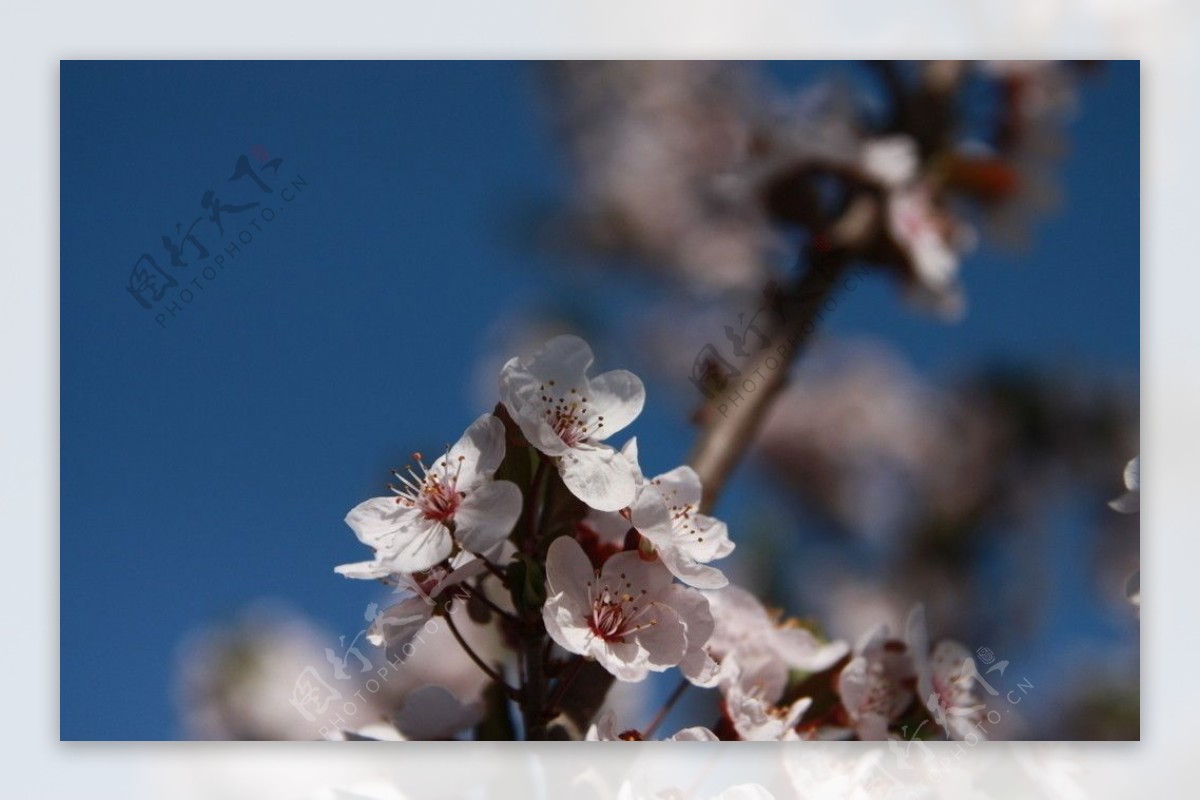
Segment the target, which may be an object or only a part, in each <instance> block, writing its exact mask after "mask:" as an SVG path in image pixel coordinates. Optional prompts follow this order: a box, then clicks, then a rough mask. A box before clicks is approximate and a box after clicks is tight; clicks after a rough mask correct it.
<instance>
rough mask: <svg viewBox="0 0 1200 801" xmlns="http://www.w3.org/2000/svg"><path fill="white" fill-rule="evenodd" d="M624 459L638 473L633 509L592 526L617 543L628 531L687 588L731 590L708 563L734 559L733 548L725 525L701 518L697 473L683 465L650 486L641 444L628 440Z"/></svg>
mask: <svg viewBox="0 0 1200 801" xmlns="http://www.w3.org/2000/svg"><path fill="white" fill-rule="evenodd" d="M621 453H622V454H623V455H624V456H625V458H626V459H627V460H629V462H630V464H632V465H633V466H634V470H635V471H636V476H637V480H638V485H637V492H636V495H635V496H634V499H633V503H632V504H630V506H629V507H628V508H626V509H622V510H621V511H620V512H592V513H591V514H590V515H589V516H588V519H587V523H588V525H589V526H591V527H592V528H593V529H594V530H595V531H596V532H597V533H598V534H600V535H601V536H602V537H604V538H605V539H607V540H609V541H616V542H623V540H624V537H625V532H627V531H628V530H629V529H630V528H633V529H636V530H637V532H638V533H639V534H641V535H642V536H643V537H645V538H646V539H647V540H648V541H649V542H650V544H651V545H653V546H654V550H655V552H656V553H657V554H658V556H659V558H660V559H662V561H663V564H664V565H666V566H667V569H668V570H670V571H671V574H672V575H674V576H675V577H676V578H677V579H679V580H680V581H682V582H683V583H684V584H688V585H690V586H692V587H698V588H700V589H718V588H720V587H724V586H725V585H726V584H728V583H729V579H727V578H726V577H725V574H724V573H722V572H721V571H720V570H719V569H717V568H716V567H713V566H711V565H709V564H708V563H709V562H713V561H715V560H717V559H723V558H725V557H726V556H728V555H729V554H731V553H733V549H734V544H733V542H731V541H730V539H729V530H728V527H727V526H726V525H725V524H724V523H723V522H721V521H720V520H717V519H716V518H715V517H709V516H708V515H705V514H701V513H700V512H699V507H700V498H701V493H702V490H701V486H700V477H699V476H698V475H696V471H695V470H693V469H692V468H690V467H688V466H687V465H683V466H681V467H676V468H675V469H674V470H670V471H668V472H666V473H663V474H662V475H659V476H655V477H654V478H652V479H649V480H646V479H645V478H644V477H643V476H642V472H641V469H640V467H638V451H637V439H636V438H635V439H631V440H629V442H627V443H626V444H625V447H623V448H622V449H621Z"/></svg>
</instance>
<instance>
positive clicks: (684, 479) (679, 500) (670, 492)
mask: <svg viewBox="0 0 1200 801" xmlns="http://www.w3.org/2000/svg"><path fill="white" fill-rule="evenodd" d="M654 483H655V485H656V486H657V487H658V491H659V492H661V493H662V494H663V497H664V498H666V500H667V503H669V504H670V505H672V506H686V505H687V504H698V503H700V497H701V495H702V494H703V489H702V487H701V486H700V476H699V475H697V474H696V471H695V470H693V469H692V468H691V467H689V466H687V465H680V466H679V467H676V468H675V469H674V470H668V471H667V472H665V473H663V474H662V475H660V476H655V478H654Z"/></svg>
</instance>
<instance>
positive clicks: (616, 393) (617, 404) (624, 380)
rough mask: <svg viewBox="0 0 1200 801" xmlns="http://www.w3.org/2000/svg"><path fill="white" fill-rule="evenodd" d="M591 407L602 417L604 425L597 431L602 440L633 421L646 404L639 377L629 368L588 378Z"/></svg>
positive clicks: (597, 436) (644, 389) (644, 392)
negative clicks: (589, 380)
mask: <svg viewBox="0 0 1200 801" xmlns="http://www.w3.org/2000/svg"><path fill="white" fill-rule="evenodd" d="M588 392H589V393H591V394H590V395H589V397H590V398H591V401H590V403H591V406H592V409H593V410H594V411H595V413H596V414H597V415H603V416H604V427H603V428H602V429H600V431H599V432H598V433H597V434H596V438H597V439H605V438H607V437H610V436H612V435H613V434H615V433H617V432H618V431H620V430H621V429H623V428H625V427H626V426H627V425H629V424H630V423H632V422H633V421H634V420H635V419H637V416H638V415H639V414H641V413H642V407H643V406H644V405H645V404H646V388H645V387H644V386H643V385H642V380H641V379H640V378H638V377H637V376H636V375H634V374H633V373H631V372H629V371H628V370H610V371H609V372H607V373H602V374H600V375H598V376H596V377H595V378H593V379H592V380H591V385H590V386H589V387H588Z"/></svg>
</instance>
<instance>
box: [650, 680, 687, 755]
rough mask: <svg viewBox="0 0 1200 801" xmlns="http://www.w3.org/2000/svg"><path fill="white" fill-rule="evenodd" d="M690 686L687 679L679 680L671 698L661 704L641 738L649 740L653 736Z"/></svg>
mask: <svg viewBox="0 0 1200 801" xmlns="http://www.w3.org/2000/svg"><path fill="white" fill-rule="evenodd" d="M690 686H691V684H690V683H689V682H688V680H687V679H680V680H679V686H678V687H676V688H675V690H674V691H673V692H672V693H671V696H670V697H669V698H668V699H667V702H666V703H665V704H663V706H662V709H660V710H658V714H657V715H655V716H654V720H652V721H650V725H649V726H647V727H646V731H645V732H644V733H643V734H642V737H644V738H645V739H647V740H649V739H650V738H651V737H652V736H654V732H655V731H657V730H658V727H659V726H661V725H662V722H663V721H664V720H666V719H667V715H668V714H670V712H671V710H672V709H673V708H674V707H675V704H677V703H678V702H679V699H680V698H682V697H683V693H684V690H686V689H687V688H688V687H690Z"/></svg>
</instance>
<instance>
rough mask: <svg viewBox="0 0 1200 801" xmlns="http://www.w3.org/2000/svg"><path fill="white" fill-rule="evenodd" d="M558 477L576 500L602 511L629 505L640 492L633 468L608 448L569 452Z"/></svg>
mask: <svg viewBox="0 0 1200 801" xmlns="http://www.w3.org/2000/svg"><path fill="white" fill-rule="evenodd" d="M559 475H560V476H562V480H563V483H564V484H566V485H567V489H569V490H570V491H571V493H572V494H573V495H574V496H575V497H576V498H578V499H579V500H581V501H583V502H584V503H586V504H587V505H588V506H590V507H592V508H593V509H597V510H599V511H601V512H615V511H616V510H618V509H622V508H624V507H626V506H628V505H629V504H630V503H632V502H633V497H634V494H635V493H636V491H637V477H636V474H635V473H634V468H633V465H631V464H630V463H629V460H627V459H626V458H625V457H624V456H622V455H621V454H620V453H618V452H617V451H615V450H613V449H612V448H610V447H608V446H607V445H599V444H597V445H586V446H580V447H578V448H571V449H569V451H568V452H567V453H565V454H564V455H563V456H562V457H560V459H559Z"/></svg>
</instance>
